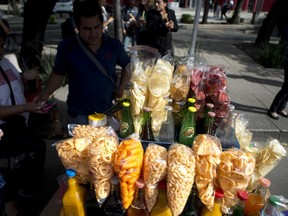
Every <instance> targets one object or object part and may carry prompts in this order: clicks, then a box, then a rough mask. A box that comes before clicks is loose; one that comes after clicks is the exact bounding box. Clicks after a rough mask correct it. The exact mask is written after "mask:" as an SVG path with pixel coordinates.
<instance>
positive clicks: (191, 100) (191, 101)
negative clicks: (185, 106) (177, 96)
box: [187, 98, 196, 103]
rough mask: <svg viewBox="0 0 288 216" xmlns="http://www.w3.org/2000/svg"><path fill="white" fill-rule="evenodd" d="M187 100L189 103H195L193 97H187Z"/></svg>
mask: <svg viewBox="0 0 288 216" xmlns="http://www.w3.org/2000/svg"><path fill="white" fill-rule="evenodd" d="M187 101H188V102H189V103H195V102H196V100H195V98H188V100H187Z"/></svg>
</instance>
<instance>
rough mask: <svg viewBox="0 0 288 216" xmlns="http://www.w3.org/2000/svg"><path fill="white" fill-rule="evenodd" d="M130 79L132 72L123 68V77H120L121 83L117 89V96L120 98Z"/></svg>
mask: <svg viewBox="0 0 288 216" xmlns="http://www.w3.org/2000/svg"><path fill="white" fill-rule="evenodd" d="M129 80H130V73H129V72H128V71H127V70H126V69H125V68H122V70H121V78H120V84H119V87H118V89H117V91H116V98H120V97H122V95H123V92H124V90H125V88H126V86H127V83H128V82H129Z"/></svg>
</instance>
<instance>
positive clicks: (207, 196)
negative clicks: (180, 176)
mask: <svg viewBox="0 0 288 216" xmlns="http://www.w3.org/2000/svg"><path fill="white" fill-rule="evenodd" d="M192 149H193V151H194V152H195V154H196V176H195V182H196V186H197V189H198V194H199V198H200V200H201V201H202V203H203V204H204V205H205V206H206V207H207V208H208V209H210V210H212V208H213V206H214V190H215V188H214V181H215V179H216V168H217V166H218V164H219V163H220V155H221V152H222V148H221V143H220V140H219V139H218V138H217V137H215V136H211V135H208V134H199V135H197V136H196V137H195V139H194V142H193V146H192Z"/></svg>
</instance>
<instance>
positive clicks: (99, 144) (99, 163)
mask: <svg viewBox="0 0 288 216" xmlns="http://www.w3.org/2000/svg"><path fill="white" fill-rule="evenodd" d="M103 129H105V131H104V132H103V134H102V135H101V136H99V137H97V138H95V139H94V140H93V142H92V143H91V144H90V145H89V147H88V164H89V169H90V172H91V174H92V183H93V186H94V191H95V195H96V199H97V201H98V203H99V206H101V205H102V204H103V203H104V201H105V200H106V199H107V198H108V196H109V194H110V190H111V184H110V179H111V178H112V177H113V175H114V171H113V163H114V158H115V153H116V151H117V148H118V144H119V143H118V138H117V137H116V136H115V131H114V130H113V128H112V127H107V128H103Z"/></svg>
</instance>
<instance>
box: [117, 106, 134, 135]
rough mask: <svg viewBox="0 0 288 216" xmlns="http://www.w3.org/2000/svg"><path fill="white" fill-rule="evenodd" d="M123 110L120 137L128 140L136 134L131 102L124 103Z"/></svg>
mask: <svg viewBox="0 0 288 216" xmlns="http://www.w3.org/2000/svg"><path fill="white" fill-rule="evenodd" d="M122 105H123V109H122V112H121V120H120V128H119V137H121V138H126V137H127V136H129V135H130V134H132V133H134V123H133V119H132V115H131V111H130V102H129V101H124V102H122Z"/></svg>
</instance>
